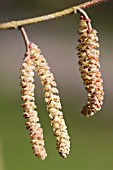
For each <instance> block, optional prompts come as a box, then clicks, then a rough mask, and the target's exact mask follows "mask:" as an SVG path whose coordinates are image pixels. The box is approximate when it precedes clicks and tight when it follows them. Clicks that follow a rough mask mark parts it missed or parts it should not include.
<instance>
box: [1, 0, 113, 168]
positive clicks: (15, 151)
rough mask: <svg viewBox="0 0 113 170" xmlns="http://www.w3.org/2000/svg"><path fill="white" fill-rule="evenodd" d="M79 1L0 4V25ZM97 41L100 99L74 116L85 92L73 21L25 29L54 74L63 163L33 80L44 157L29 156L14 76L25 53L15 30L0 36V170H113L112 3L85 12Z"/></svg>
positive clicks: (13, 0) (35, 0) (12, 0)
mask: <svg viewBox="0 0 113 170" xmlns="http://www.w3.org/2000/svg"><path fill="white" fill-rule="evenodd" d="M81 2H85V1H83V0H62V1H61V0H54V1H52V0H51V1H50V0H27V1H23V0H8V1H7V0H0V22H5V21H10V20H18V19H24V18H30V17H35V16H40V15H44V14H48V13H51V12H55V11H59V10H62V9H64V8H68V7H71V6H73V5H77V4H80V3H81ZM86 11H87V12H88V14H89V16H90V17H91V19H92V25H93V27H94V28H96V29H97V30H98V36H99V39H100V52H101V55H100V62H101V71H102V75H103V79H104V89H105V100H104V105H103V107H102V110H101V111H99V112H98V113H96V114H95V115H94V116H93V117H92V118H85V117H84V116H83V115H81V114H80V112H81V109H82V107H83V105H84V104H85V102H86V92H85V89H84V86H83V85H82V80H81V78H80V73H79V66H78V64H77V62H78V58H77V55H76V53H77V51H76V46H77V44H78V43H77V39H78V35H77V30H78V24H79V16H78V15H75V16H74V15H71V16H66V17H63V18H60V19H57V20H52V21H48V22H44V23H39V24H36V25H29V26H26V27H25V28H26V31H27V33H28V35H29V39H30V40H31V41H33V42H35V43H37V44H38V45H39V47H40V48H41V49H42V53H43V55H44V56H45V57H46V59H47V61H48V63H49V65H50V67H51V70H52V72H53V73H54V75H55V78H56V81H57V84H58V88H59V91H60V96H61V101H62V106H63V111H64V118H65V120H66V123H67V126H68V130H69V134H70V136H71V152H70V155H69V156H68V158H67V159H63V158H62V157H60V156H59V154H58V153H57V150H56V145H55V137H54V136H53V131H52V128H51V126H50V120H49V118H48V113H47V111H46V105H45V103H44V96H43V93H42V87H41V85H40V81H39V79H38V78H37V77H36V84H37V88H36V102H37V106H38V111H39V116H40V121H41V123H42V127H43V129H44V135H45V144H46V149H47V152H48V157H47V159H46V160H45V161H41V160H38V159H37V158H36V157H35V156H34V155H33V153H32V149H31V144H30V140H29V138H28V131H27V130H26V128H25V120H24V118H23V117H22V116H23V110H22V108H21V95H20V90H21V88H20V86H19V84H20V79H19V76H20V73H19V69H20V68H21V63H22V60H23V57H24V53H25V46H24V42H23V39H22V36H21V34H20V32H19V31H18V30H5V31H0V170H31V169H32V170H35V169H41V170H49V169H53V170H58V169H59V170H61V169H65V170H69V169H77V170H82V169H84V170H106V169H108V170H112V169H113V2H112V1H108V3H103V4H100V5H98V6H95V7H91V8H89V9H87V10H86Z"/></svg>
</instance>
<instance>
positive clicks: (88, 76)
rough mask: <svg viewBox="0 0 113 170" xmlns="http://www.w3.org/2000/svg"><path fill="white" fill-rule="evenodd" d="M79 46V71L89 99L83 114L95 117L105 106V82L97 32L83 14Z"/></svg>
mask: <svg viewBox="0 0 113 170" xmlns="http://www.w3.org/2000/svg"><path fill="white" fill-rule="evenodd" d="M78 32H79V35H80V38H79V39H78V42H79V45H78V46H77V50H78V57H79V62H78V64H79V70H80V72H81V78H82V79H83V84H84V86H85V89H86V91H87V95H88V99H87V103H86V106H84V107H83V109H82V111H81V113H82V114H83V115H85V116H87V117H89V116H92V115H94V113H96V112H97V111H98V110H100V109H101V107H102V104H103V97H104V91H103V80H102V78H101V72H100V70H99V68H100V62H99V50H98V49H97V48H98V47H99V43H98V37H97V31H96V30H95V29H92V27H91V26H90V28H89V25H88V21H87V19H86V18H85V17H84V16H83V15H82V14H81V16H80V26H79V31H78Z"/></svg>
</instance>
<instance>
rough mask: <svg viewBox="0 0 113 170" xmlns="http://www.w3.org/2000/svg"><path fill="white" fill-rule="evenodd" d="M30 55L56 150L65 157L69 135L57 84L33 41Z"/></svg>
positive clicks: (68, 145)
mask: <svg viewBox="0 0 113 170" xmlns="http://www.w3.org/2000/svg"><path fill="white" fill-rule="evenodd" d="M30 55H31V58H32V59H33V60H34V65H35V70H36V71H37V73H38V76H39V78H40V80H41V84H42V86H43V90H44V93H45V102H46V104H47V110H48V112H49V117H50V119H51V125H52V126H53V131H54V135H55V136H56V145H57V149H58V152H59V153H60V155H61V156H62V157H64V158H66V157H67V155H68V154H69V151H70V137H69V135H68V132H67V126H66V124H65V121H64V118H63V113H62V111H61V108H62V107H61V102H60V97H59V92H58V89H57V84H56V82H55V79H54V76H53V74H52V73H51V71H50V67H49V66H48V63H47V61H46V59H45V58H44V57H43V55H41V50H40V49H39V48H38V46H37V45H35V44H34V43H30Z"/></svg>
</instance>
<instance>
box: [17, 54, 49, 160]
mask: <svg viewBox="0 0 113 170" xmlns="http://www.w3.org/2000/svg"><path fill="white" fill-rule="evenodd" d="M29 56H30V55H29V54H27V55H26V56H25V60H24V62H23V63H22V68H21V70H20V72H21V77H20V78H21V87H22V91H21V93H22V100H23V104H22V107H23V108H24V114H23V116H24V118H25V119H26V128H27V129H28V130H29V132H30V139H31V143H32V144H33V147H32V148H33V150H34V154H35V155H36V156H37V157H38V158H39V159H42V160H44V159H45V158H46V156H47V154H46V150H45V148H44V139H43V129H42V128H41V124H40V123H39V118H38V113H37V111H36V110H35V109H36V105H35V98H34V88H35V85H34V71H35V66H34V63H33V61H32V59H31V58H30V57H29Z"/></svg>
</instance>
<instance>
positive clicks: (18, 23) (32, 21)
mask: <svg viewBox="0 0 113 170" xmlns="http://www.w3.org/2000/svg"><path fill="white" fill-rule="evenodd" d="M105 1H107V0H92V1H88V2H85V3H83V4H80V5H77V6H73V7H71V8H68V9H65V10H62V11H59V12H56V13H52V14H48V15H44V16H40V17H35V18H30V19H24V20H18V21H10V22H6V23H1V24H0V29H1V30H3V29H16V28H18V27H21V26H24V25H28V24H35V23H39V22H44V21H48V20H52V19H56V18H60V17H63V16H66V15H71V14H73V13H77V9H78V8H81V9H85V8H88V7H91V6H94V5H96V4H99V3H102V2H105Z"/></svg>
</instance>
